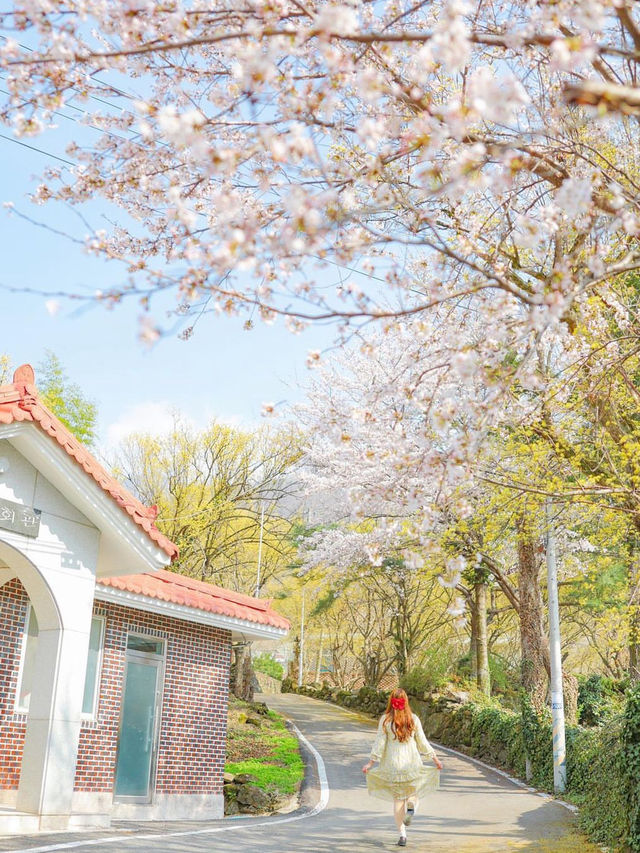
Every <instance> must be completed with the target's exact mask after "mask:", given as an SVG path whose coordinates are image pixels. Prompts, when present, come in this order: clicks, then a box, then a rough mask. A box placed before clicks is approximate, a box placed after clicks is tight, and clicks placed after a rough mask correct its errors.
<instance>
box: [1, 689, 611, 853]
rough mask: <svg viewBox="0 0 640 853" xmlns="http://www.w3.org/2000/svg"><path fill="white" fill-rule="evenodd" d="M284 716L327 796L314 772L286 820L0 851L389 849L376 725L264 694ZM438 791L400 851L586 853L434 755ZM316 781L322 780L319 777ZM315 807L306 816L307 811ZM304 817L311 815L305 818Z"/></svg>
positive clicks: (535, 800)
mask: <svg viewBox="0 0 640 853" xmlns="http://www.w3.org/2000/svg"><path fill="white" fill-rule="evenodd" d="M263 698H264V699H265V700H266V701H267V702H268V704H269V705H270V706H271V707H273V708H274V709H275V710H277V711H280V712H281V713H283V714H285V715H286V716H287V717H289V718H290V719H291V720H292V721H293V722H294V723H295V725H296V726H297V727H298V728H299V729H300V731H301V732H302V734H303V735H304V736H305V738H306V739H308V741H309V742H310V743H311V744H312V746H313V747H314V748H315V749H316V750H317V751H318V753H319V754H320V755H321V756H322V760H323V764H324V767H325V768H326V777H327V782H328V788H329V790H328V792H327V791H326V789H325V790H324V794H325V797H324V800H327V797H326V795H327V793H328V801H327V804H326V807H324V808H322V810H321V811H318V809H319V808H321V807H322V804H323V798H322V793H323V791H322V790H321V789H322V788H323V785H322V778H318V774H317V772H316V770H315V768H312V772H311V773H310V774H309V779H310V782H309V784H307V786H306V788H305V790H304V793H303V798H302V801H303V802H302V805H303V808H302V809H300V810H299V811H298V812H295V813H293V814H291V815H288V816H286V817H279V816H274V817H269V818H242V819H226V820H224V821H211V822H208V823H187V822H181V823H167V824H164V825H157V824H146V825H145V824H128V825H125V824H118V825H116V826H114V827H112V829H111V830H109V831H107V832H93V833H81V834H80V833H73V834H70V833H65V834H58V835H48V836H46V837H43V836H37V837H34V836H32V837H29V838H25V837H23V838H18V837H15V838H11V839H9V838H2V839H0V851H14V853H18V851H21V853H22V852H23V851H30V853H36V851H37V853H62V851H67V850H73V851H74V853H100V851H104V853H134V851H135V853H138V851H151V850H153V851H154V853H205V851H233V850H238V851H241V853H346V851H350V853H370V852H371V851H385V850H391V849H394V847H395V844H396V842H397V833H396V829H395V825H394V823H393V819H392V817H391V808H390V805H388V804H386V803H382V802H379V801H377V800H374V799H371V798H370V797H369V796H368V795H367V792H366V786H365V783H364V777H363V775H362V772H361V767H362V765H363V764H364V762H365V761H366V758H367V754H368V752H369V749H370V748H371V743H372V739H373V732H374V728H375V723H374V721H372V720H369V719H367V718H365V717H364V716H361V715H357V714H353V713H351V712H349V711H345V710H343V709H342V708H338V707H336V706H334V705H329V704H327V703H324V702H318V701H316V700H314V699H309V698H306V697H303V696H295V695H290V694H284V695H274V696H264V697H263ZM441 757H442V758H443V760H444V762H445V770H444V772H443V774H442V787H441V790H440V791H439V792H437V793H435V794H432V795H431V796H429V798H428V799H425V800H424V801H423V802H422V803H421V806H420V809H419V811H418V814H417V815H416V817H415V819H414V822H413V824H412V826H411V828H410V830H409V833H408V835H409V843H408V846H407V850H413V851H416V853H418V851H421V853H422V851H424V853H485V852H486V853H488V851H492V852H493V853H497V851H514V850H520V851H526V853H578V852H579V853H590V851H597V850H598V848H597V847H595V846H592V845H590V844H588V843H587V842H586V841H585V840H584V839H583V838H582V837H581V836H580V835H579V834H578V833H577V831H576V827H575V818H574V817H573V815H572V814H571V813H570V812H569V811H568V810H567V809H566V808H564V807H563V806H561V805H559V804H558V803H555V802H553V801H551V800H549V799H548V798H543V797H541V796H540V795H538V794H535V793H531V792H529V791H527V790H524V789H522V788H519V787H517V786H516V785H514V784H513V783H512V782H509V781H508V780H507V779H505V778H503V777H501V776H500V775H499V774H497V773H495V772H494V771H492V770H488V769H484V768H482V767H479V766H478V765H476V764H474V763H473V762H471V761H469V760H468V759H465V758H461V757H457V756H452V755H449V754H446V753H444V752H443V753H441ZM320 777H322V773H321V774H320ZM314 806H315V808H314ZM313 811H316V812H317V813H315V814H313Z"/></svg>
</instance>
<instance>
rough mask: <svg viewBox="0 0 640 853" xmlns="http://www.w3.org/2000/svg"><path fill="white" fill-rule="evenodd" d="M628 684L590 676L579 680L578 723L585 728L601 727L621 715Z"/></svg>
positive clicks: (598, 676)
mask: <svg viewBox="0 0 640 853" xmlns="http://www.w3.org/2000/svg"><path fill="white" fill-rule="evenodd" d="M626 686H627V684H626V683H625V682H623V681H616V680H615V679H613V678H606V677H605V676H603V675H589V676H587V677H584V676H583V677H582V678H579V679H578V722H579V723H580V724H581V725H583V726H600V725H602V724H603V723H606V722H607V721H608V720H610V719H611V718H612V717H615V716H617V715H618V714H620V713H621V712H622V710H623V707H624V698H625V697H624V691H625V688H626Z"/></svg>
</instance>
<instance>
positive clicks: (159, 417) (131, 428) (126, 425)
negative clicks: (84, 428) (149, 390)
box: [105, 400, 191, 449]
mask: <svg viewBox="0 0 640 853" xmlns="http://www.w3.org/2000/svg"><path fill="white" fill-rule="evenodd" d="M175 418H176V409H175V406H172V405H171V404H170V403H169V402H168V401H167V400H161V401H158V402H156V401H153V400H146V401H145V402H142V403H136V405H135V406H130V407H129V408H128V409H125V410H124V412H123V413H122V414H121V415H120V417H119V418H118V419H117V420H115V421H114V422H113V423H111V424H109V426H108V427H107V430H106V436H107V438H106V442H105V444H106V447H107V449H111V448H114V447H116V446H117V445H118V444H119V443H120V442H121V441H122V440H123V439H124V438H126V437H127V436H128V435H131V433H133V432H143V433H151V434H152V435H164V434H166V433H168V432H170V431H171V430H172V429H173V426H174V423H175ZM181 418H182V420H183V421H186V422H187V423H191V421H190V419H189V418H185V417H184V416H181Z"/></svg>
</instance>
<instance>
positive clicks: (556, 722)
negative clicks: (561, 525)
mask: <svg viewBox="0 0 640 853" xmlns="http://www.w3.org/2000/svg"><path fill="white" fill-rule="evenodd" d="M545 516H546V527H547V537H546V548H545V552H546V558H547V594H548V598H549V651H550V658H551V718H552V722H553V789H554V791H555V792H556V794H561V793H562V792H563V791H564V790H565V788H566V786H567V765H566V746H565V733H564V695H563V690H562V651H561V646H560V608H559V606H558V565H557V562H556V540H555V531H554V528H553V519H552V517H551V501H550V500H549V499H548V498H547V500H546V501H545Z"/></svg>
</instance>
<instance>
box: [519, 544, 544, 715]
mask: <svg viewBox="0 0 640 853" xmlns="http://www.w3.org/2000/svg"><path fill="white" fill-rule="evenodd" d="M518 592H519V599H520V650H521V656H522V663H521V666H522V685H523V687H524V689H525V690H526V691H527V693H528V694H529V697H530V699H531V704H532V705H533V707H534V709H535V710H536V711H537V712H538V713H541V712H542V710H543V708H544V707H545V704H546V696H547V684H548V671H549V647H548V642H547V639H546V637H545V633H544V619H543V602H542V591H541V589H540V562H539V560H538V555H537V548H536V543H535V541H534V540H533V538H532V537H531V536H527V535H525V536H520V537H519V538H518Z"/></svg>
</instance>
